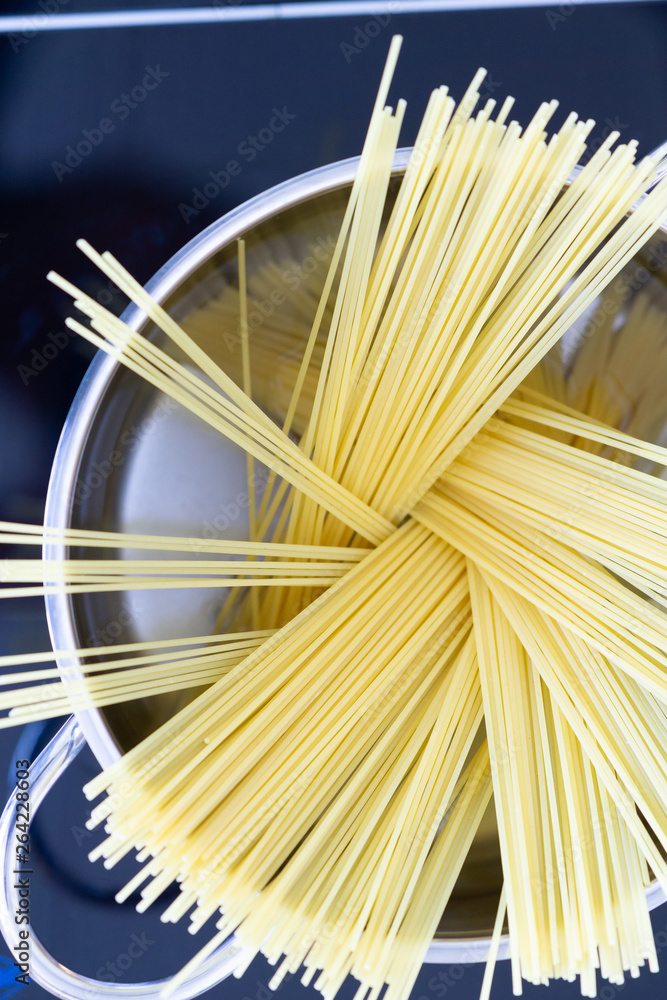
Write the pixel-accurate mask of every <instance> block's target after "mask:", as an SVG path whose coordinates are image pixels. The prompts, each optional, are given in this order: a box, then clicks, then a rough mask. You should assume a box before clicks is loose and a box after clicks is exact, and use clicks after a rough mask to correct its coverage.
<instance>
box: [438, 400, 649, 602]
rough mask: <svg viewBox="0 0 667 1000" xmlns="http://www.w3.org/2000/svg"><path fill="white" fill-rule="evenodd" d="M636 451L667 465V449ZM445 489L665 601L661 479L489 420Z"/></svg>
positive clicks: (620, 442)
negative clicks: (559, 543)
mask: <svg viewBox="0 0 667 1000" xmlns="http://www.w3.org/2000/svg"><path fill="white" fill-rule="evenodd" d="M527 411H528V408H527V407H525V406H524V407H521V412H527ZM515 412H516V411H515ZM578 423H579V426H580V427H581V426H582V425H584V424H585V421H584V420H580V421H579V422H578ZM597 426H598V425H594V433H595V428H597ZM584 433H585V430H584ZM596 436H598V437H603V435H602V434H597V435H596ZM604 437H606V439H607V440H608V441H610V442H611V441H615V443H616V445H617V447H618V446H621V447H623V446H624V445H625V447H626V449H635V446H634V444H633V440H634V439H631V438H630V439H629V441H628V440H624V439H626V438H627V436H626V435H624V434H623V433H622V432H616V433H614V432H613V429H612V428H610V429H609V431H608V432H607V433H606V434H605V435H604ZM635 450H638V451H639V452H640V454H642V455H643V456H644V457H648V456H649V455H650V456H651V457H652V458H653V459H654V461H655V462H659V463H660V466H659V467H660V469H661V470H663V469H664V468H665V467H667V449H664V448H660V447H659V446H657V445H653V446H650V445H643V446H642V444H641V442H638V447H637V448H636V449H635ZM626 453H628V454H629V453H630V452H629V451H628V452H626ZM444 488H445V490H446V491H447V492H448V494H449V495H455V496H456V497H457V499H459V500H460V501H461V502H462V503H463V504H465V505H466V506H468V505H469V503H470V501H471V500H472V501H476V502H477V503H478V505H479V508H480V509H481V508H482V507H483V508H484V509H485V511H486V516H487V518H489V519H491V520H492V519H493V516H494V512H495V511H497V510H498V509H501V510H504V511H506V512H507V513H508V514H510V515H511V516H512V517H513V518H516V519H520V520H522V521H523V523H524V524H525V525H530V526H534V527H535V528H536V529H538V530H540V531H542V532H544V533H545V534H547V535H548V536H549V537H550V538H552V539H553V538H556V539H562V540H563V541H565V542H566V543H567V544H568V545H570V546H572V547H573V548H574V549H576V550H577V551H578V552H580V553H582V554H583V555H585V556H588V557H591V558H593V559H596V560H597V561H598V562H600V563H602V564H603V565H604V566H606V567H607V568H608V569H610V570H611V571H612V572H614V573H616V574H617V575H619V576H621V577H623V578H624V579H626V580H627V581H628V582H629V583H631V584H633V585H634V586H635V587H637V588H638V589H640V590H642V591H643V592H644V593H646V594H648V595H650V596H651V598H653V599H654V600H655V599H658V600H659V601H660V603H661V604H662V605H663V606H665V604H666V600H665V599H666V598H667V526H666V525H665V511H666V510H667V482H666V481H665V480H664V479H661V478H658V477H656V476H654V475H649V474H647V473H645V472H642V471H639V470H636V469H631V468H628V467H627V466H626V465H625V464H622V463H620V462H618V461H614V460H611V459H608V458H604V457H602V456H599V455H593V454H587V453H586V452H583V451H582V450H581V449H580V448H578V447H573V446H572V445H569V444H563V443H561V442H557V441H554V440H553V439H551V438H549V437H547V436H545V435H544V434H542V433H537V432H535V431H530V430H525V429H523V428H520V427H516V426H513V425H512V424H509V423H507V422H505V421H504V420H497V419H492V420H490V421H489V422H488V423H487V424H486V426H485V428H484V431H483V432H480V433H479V434H478V435H477V436H476V438H475V439H474V441H473V442H472V444H471V445H469V446H468V448H467V449H465V450H464V451H463V452H462V453H461V455H459V457H458V459H457V460H456V462H454V464H453V465H452V466H450V468H449V470H448V472H447V474H446V477H445V480H444Z"/></svg>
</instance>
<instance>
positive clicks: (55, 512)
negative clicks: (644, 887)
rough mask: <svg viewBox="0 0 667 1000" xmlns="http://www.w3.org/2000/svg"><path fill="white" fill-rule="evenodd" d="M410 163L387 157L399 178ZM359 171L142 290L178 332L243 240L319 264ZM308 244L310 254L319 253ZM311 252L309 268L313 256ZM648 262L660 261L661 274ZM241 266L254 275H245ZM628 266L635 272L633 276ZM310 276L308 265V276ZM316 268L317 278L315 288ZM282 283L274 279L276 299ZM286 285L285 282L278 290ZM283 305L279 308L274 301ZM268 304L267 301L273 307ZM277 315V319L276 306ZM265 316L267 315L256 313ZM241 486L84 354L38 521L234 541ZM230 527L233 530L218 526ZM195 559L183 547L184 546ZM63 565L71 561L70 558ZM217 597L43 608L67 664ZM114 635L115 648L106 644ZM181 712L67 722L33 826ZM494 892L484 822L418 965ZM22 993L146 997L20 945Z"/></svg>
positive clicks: (134, 387) (316, 186) (223, 452)
mask: <svg viewBox="0 0 667 1000" xmlns="http://www.w3.org/2000/svg"><path fill="white" fill-rule="evenodd" d="M408 155H409V151H408V150H402V151H400V152H399V154H398V155H397V158H396V163H395V170H396V175H397V177H398V176H399V175H400V174H401V173H402V170H403V169H404V167H405V163H406V161H407V157H408ZM357 162H358V161H357V159H356V158H355V159H350V160H345V161H342V162H340V163H336V164H332V165H330V166H327V167H323V168H320V169H317V170H313V171H310V172H309V173H306V174H303V175H302V176H300V177H296V178H294V179H293V180H290V181H287V182H285V183H283V184H280V185H278V186H276V187H274V188H272V189H271V190H269V191H267V192H265V193H264V194H261V195H259V196H258V197H256V198H253V199H252V200H251V201H249V202H247V203H246V204H245V205H243V206H241V207H240V208H238V209H235V210H234V211H232V212H230V213H229V214H228V215H226V216H225V217H224V218H222V219H220V220H219V221H218V222H216V223H214V224H213V225H212V226H210V227H209V228H208V229H207V230H205V231H204V232H203V233H201V234H200V235H199V236H197V237H195V238H194V239H193V240H192V241H191V242H190V243H188V244H187V245H186V246H185V247H184V248H183V249H182V250H181V251H180V252H179V253H177V254H176V255H175V256H174V257H173V258H172V259H171V260H170V261H168V263H167V264H165V266H164V267H163V268H162V269H161V270H160V271H158V273H157V274H156V275H155V277H154V278H153V279H152V280H151V281H150V282H149V284H148V286H147V288H148V290H149V291H150V293H151V294H152V295H153V297H154V298H155V299H157V300H158V301H159V302H161V303H164V304H166V305H167V307H168V308H169V309H170V311H172V313H173V314H174V315H175V316H176V317H177V318H179V319H181V320H185V321H186V324H187V317H188V316H189V315H191V314H192V313H193V311H194V310H196V309H197V308H199V307H201V306H202V304H204V303H206V302H207V301H208V300H209V299H210V297H211V296H213V295H219V294H220V293H221V292H222V293H224V287H225V282H226V281H227V277H228V276H232V274H233V273H235V272H234V267H235V265H234V261H235V258H236V246H235V241H236V239H237V238H238V237H240V236H244V237H245V238H246V240H247V244H248V249H247V254H248V268H249V273H252V270H253V266H257V267H261V266H262V261H263V260H265V259H266V256H267V248H268V255H269V257H270V256H271V254H272V253H273V254H274V255H277V257H278V262H280V255H281V254H282V253H284V252H285V247H288V248H289V252H290V253H292V254H296V255H297V257H298V255H299V253H301V255H302V256H301V258H300V259H301V261H302V263H303V262H304V261H306V260H307V261H310V260H311V258H312V259H313V260H317V259H318V256H319V258H322V254H319V255H316V254H315V252H314V248H315V247H316V246H317V243H316V240H317V238H318V237H320V238H321V237H322V236H323V234H324V235H325V236H328V234H329V233H332V234H333V235H334V237H335V233H336V230H337V225H338V223H339V222H340V219H341V217H342V211H343V208H344V205H345V201H346V195H347V191H348V190H349V186H350V184H351V181H352V178H353V176H354V172H355V167H356V164H357ZM666 235H667V232H666V231H665V230H663V231H662V232H661V233H660V234H658V236H656V237H655V238H654V240H653V243H652V248H651V249H652V250H653V251H654V258H655V260H656V261H658V263H657V264H655V266H653V267H652V269H651V268H650V267H649V269H648V270H647V269H646V268H644V270H645V272H646V276H647V277H646V279H642V280H647V281H650V282H654V281H655V282H657V281H659V280H662V279H664V276H665V274H667V253H664V254H663V256H662V258H661V257H660V256H659V254H660V252H661V250H660V247H661V245H662V243H661V241H664V238H665V236H666ZM321 245H322V244H321V243H320V246H321ZM311 251H312V252H311ZM660 260H662V261H663V263H662V264H660V263H659V262H660ZM253 262H255V263H254V264H253ZM637 266H638V267H640V268H643V267H644V262H643V261H642V260H640V261H638V262H637ZM309 267H310V264H309ZM325 270H326V268H325V266H324V264H323V266H322V282H323V280H324V273H325ZM293 273H294V272H293V269H292V270H290V269H288V270H287V271H286V272H285V273H284V275H283V278H282V279H280V280H283V281H284V282H285V284H286V285H287V284H288V283H289V279H288V277H287V275H288V274H289V275H293ZM296 280H297V279H296V278H295V277H292V284H294V282H295V281H296ZM283 299H285V296H283ZM276 302H277V300H276ZM281 307H282V308H290V307H289V305H287V306H284V305H282V304H281ZM267 309H268V306H267ZM123 318H124V319H125V321H126V322H127V323H128V324H129V325H130V326H131V327H132V328H133V329H135V330H139V329H143V328H144V327H145V326H146V324H147V320H146V317H145V315H144V314H143V313H142V312H141V311H140V310H139V309H137V308H136V307H134V306H131V307H130V308H129V309H128V310H127V311H126V313H125V314H124V317H123ZM244 483H245V461H244V457H243V456H242V455H241V454H240V452H239V450H238V449H236V448H235V446H233V445H231V444H229V443H228V442H225V441H223V440H221V439H220V437H219V435H217V434H215V433H214V432H212V431H211V430H210V429H209V428H208V427H204V426H203V425H200V424H199V423H198V422H197V421H196V418H194V417H192V416H191V415H189V414H186V413H184V412H183V411H181V410H180V408H179V407H176V406H175V405H173V404H170V403H169V402H168V401H166V400H165V399H164V398H162V397H160V396H159V394H158V393H157V392H156V391H155V390H153V389H152V387H150V386H147V385H145V384H143V383H141V382H140V380H139V379H138V378H136V377H135V376H133V375H132V374H131V373H129V372H128V371H127V370H125V369H123V368H122V367H121V366H120V365H119V364H118V363H117V362H116V361H114V360H113V359H112V358H110V357H109V356H107V355H104V354H101V353H100V354H98V356H97V357H96V358H95V360H94V361H93V363H92V365H91V367H90V369H89V371H88V373H87V375H86V377H85V379H84V381H83V383H82V385H81V387H80V389H79V392H78V394H77V396H76V399H75V401H74V403H73V405H72V409H71V411H70V414H69V416H68V418H67V421H66V423H65V427H64V429H63V432H62V436H61V439H60V444H59V447H58V451H57V454H56V458H55V462H54V466H53V472H52V476H51V482H50V487H49V493H48V500H47V508H46V523H47V524H49V525H52V526H58V527H67V526H71V527H90V528H104V529H107V530H121V531H128V532H132V531H137V532H140V531H146V532H153V533H173V534H178V535H188V536H192V537H193V538H197V537H201V536H202V535H203V534H206V533H207V532H208V533H209V536H210V532H211V531H214V532H218V531H220V533H221V534H222V533H223V532H226V535H227V537H244V535H245V533H246V531H247V523H246V520H245V519H244V518H243V516H242V510H243V504H242V503H239V502H238V500H239V496H240V495H241V494H242V490H243V488H244ZM233 512H235V513H234V516H232V513H233ZM193 547H194V548H195V549H196V544H195V543H193ZM76 554H77V553H76V550H74V551H73V552H70V555H73V556H76ZM64 555H65V550H64V547H62V546H59V545H49V546H47V547H46V550H45V552H44V556H45V558H47V559H51V558H62V557H63V556H64ZM223 596H224V594H223V593H222V592H220V593H213V592H211V591H205V597H203V598H202V597H201V596H197V594H196V592H194V591H189V592H182V593H180V594H179V593H175V594H173V595H168V596H165V595H164V592H162V593H161V594H160V596H159V598H156V599H155V600H154V601H153V602H150V601H148V599H147V597H146V596H145V592H144V593H142V595H141V597H140V598H137V596H136V594H132V593H131V592H128V593H126V594H111V595H109V594H104V595H88V596H82V597H78V596H77V597H75V598H69V597H66V596H62V595H59V594H55V593H54V594H52V595H49V596H48V597H47V600H46V607H47V615H48V620H49V627H50V631H51V637H52V641H53V646H54V648H55V649H70V648H71V649H74V648H77V647H80V646H85V645H86V643H87V641H90V640H91V637H92V638H93V639H94V637H95V635H96V633H97V637H98V639H99V638H100V636H101V635H102V636H103V638H104V641H106V642H109V641H112V640H113V638H114V637H115V636H118V635H119V634H120V632H122V636H123V641H133V640H135V639H151V640H155V641H158V640H159V639H161V638H162V639H165V638H169V637H172V636H177V635H197V634H204V633H206V632H208V631H210V630H211V629H212V628H213V625H214V621H215V614H216V609H217V608H218V607H219V606H220V602H221V600H222V598H223ZM119 629H120V632H119ZM59 667H60V668H61V669H63V670H67V671H70V672H71V671H74V672H76V670H77V662H76V660H74V659H72V658H69V659H68V658H63V659H61V661H60V662H59ZM180 704H182V698H181V696H159V697H156V698H151V699H145V700H142V701H138V702H133V703H128V704H125V705H121V706H116V707H114V708H110V709H108V710H97V709H90V710H89V711H79V712H77V713H76V715H75V716H73V717H72V718H71V719H70V720H68V722H67V723H66V724H65V726H64V727H63V728H62V730H61V731H60V733H59V734H58V736H57V737H56V738H55V739H54V740H53V741H52V743H51V744H50V745H49V746H48V747H47V749H46V750H45V751H44V752H43V754H42V755H41V756H40V757H39V758H38V760H37V761H36V762H35V763H34V764H33V766H32V769H31V781H32V811H33V815H34V812H35V810H36V809H37V808H38V806H39V803H40V802H41V800H42V799H43V797H44V795H45V794H46V793H47V792H48V790H49V789H50V788H51V786H52V785H53V784H54V783H55V781H56V780H57V778H58V777H59V775H60V774H62V772H63V770H64V769H65V768H66V767H67V765H68V764H69V762H70V761H71V760H72V759H73V758H74V757H75V756H76V754H77V753H78V752H79V750H80V749H81V747H82V746H83V743H84V741H87V742H88V744H89V746H90V747H91V749H92V750H93V752H94V753H95V756H96V757H97V759H98V761H99V763H100V765H101V766H102V767H106V766H108V765H109V764H111V763H113V762H114V761H115V760H117V759H118V758H119V756H120V755H121V753H122V752H123V751H124V750H126V749H128V748H130V747H131V746H133V745H135V744H136V743H137V742H138V741H139V740H141V739H142V738H143V737H144V736H146V735H147V734H148V733H149V732H150V731H152V730H153V729H154V728H156V727H157V726H158V725H159V724H160V723H161V722H162V721H164V720H165V719H166V718H168V717H169V716H170V715H172V714H173V713H174V712H175V711H176V710H177V709H178V707H179V705H180ZM14 820H15V802H14V800H13V799H12V800H10V802H9V803H8V805H7V807H6V809H5V812H4V814H3V816H2V820H1V821H0V844H1V849H2V856H3V858H4V882H3V885H2V892H1V893H0V925H1V927H2V931H3V934H4V936H5V939H6V941H7V943H8V945H9V946H10V947H12V946H13V944H14V943H16V941H17V938H16V935H17V931H18V928H17V926H16V925H15V924H14V921H13V912H14V910H15V909H16V906H17V897H16V891H15V890H14V889H13V888H12V887H13V882H14V878H13V876H12V868H13V846H14ZM501 883H502V873H501V868H500V855H499V850H498V843H497V834H496V831H495V825H494V820H493V814H492V811H490V812H489V814H488V815H487V817H486V819H485V822H484V824H483V826H482V829H481V831H480V834H479V835H478V837H477V838H476V841H475V844H474V845H473V850H472V851H471V855H470V857H469V859H468V861H467V862H466V865H465V867H464V870H463V872H462V875H461V878H460V880H459V883H458V885H457V889H456V891H455V893H454V896H453V898H452V900H451V902H450V905H449V906H448V908H447V913H446V915H445V917H444V918H443V921H442V922H441V925H440V927H439V930H438V933H437V935H436V938H435V940H434V941H433V943H432V945H431V946H430V948H429V950H428V953H427V956H426V961H427V962H433V963H464V962H479V961H484V960H485V959H486V957H487V954H488V949H489V943H490V931H491V927H492V925H493V919H494V915H495V910H496V906H497V901H498V896H499V893H500V888H501ZM648 898H649V905H650V906H651V907H654V906H656V905H657V904H658V903H659V902H662V901H663V896H662V893H661V892H660V890H659V888H658V887H657V885H653V886H651V887H650V888H649V890H648ZM30 950H31V977H32V978H33V979H34V980H35V982H37V983H39V984H40V985H41V986H43V987H44V988H45V989H47V990H49V991H50V992H51V993H53V994H54V995H56V996H60V997H63V998H67V1000H84V998H85V1000H91V998H93V997H104V996H109V997H110V996H116V995H122V996H124V997H127V998H135V997H137V998H138V997H145V998H149V997H156V998H157V996H158V994H159V991H160V988H161V986H162V985H163V984H162V983H159V982H151V983H143V984H137V985H135V984H121V983H113V984H111V983H106V982H98V981H95V980H92V979H88V978H86V977H84V976H80V975H78V974H76V973H75V972H72V971H70V970H68V969H66V968H64V967H63V966H62V965H60V963H58V962H57V961H56V960H55V959H54V958H53V957H52V956H51V955H49V954H48V952H46V950H45V949H44V948H43V947H42V946H41V944H40V943H39V941H38V940H37V939H36V938H35V936H34V932H33V933H32V936H31V947H30ZM507 955H508V939H507V937H504V938H503V939H502V941H501V945H500V952H499V957H500V958H503V957H507ZM242 957H243V956H242V954H241V951H240V949H239V948H238V946H236V945H235V944H234V943H233V942H232V943H228V944H226V945H224V946H223V947H221V948H220V949H218V951H216V952H215V954H213V955H212V956H211V957H210V959H209V960H208V961H207V962H206V964H205V965H204V966H203V967H202V968H201V969H200V971H199V972H198V974H197V975H196V976H195V977H193V979H192V980H191V981H190V982H189V983H187V984H186V985H184V986H183V987H182V988H181V989H180V990H179V991H178V992H177V993H176V997H177V998H178V1000H183V998H186V997H192V996H196V995H198V994H200V993H202V992H204V991H205V990H207V989H209V988H210V987H211V986H213V985H214V984H215V983H217V982H219V981H220V980H222V979H224V978H225V977H226V976H228V975H229V974H230V973H231V972H232V971H233V969H234V967H235V965H236V964H237V963H238V962H239V961H240V959H241V958H242Z"/></svg>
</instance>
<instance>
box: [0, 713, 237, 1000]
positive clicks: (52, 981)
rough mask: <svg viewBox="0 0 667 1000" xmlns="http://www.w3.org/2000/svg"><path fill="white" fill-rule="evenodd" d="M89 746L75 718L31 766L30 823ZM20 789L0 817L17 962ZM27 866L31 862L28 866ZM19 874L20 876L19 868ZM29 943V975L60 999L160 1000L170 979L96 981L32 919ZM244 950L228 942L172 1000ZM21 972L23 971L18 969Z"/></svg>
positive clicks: (7, 917) (4, 915)
mask: <svg viewBox="0 0 667 1000" xmlns="http://www.w3.org/2000/svg"><path fill="white" fill-rule="evenodd" d="M84 744H85V739H84V737H83V733H82V732H81V729H80V726H79V723H78V722H77V720H76V719H75V718H74V716H72V717H71V718H70V719H68V720H67V722H66V723H65V725H64V726H63V727H62V729H61V730H60V731H59V732H58V734H57V735H56V736H54V738H53V739H52V740H51V742H50V743H49V745H48V746H47V747H46V748H45V749H44V750H43V751H42V753H41V754H40V755H39V757H38V758H37V759H36V760H35V762H34V763H33V764H31V766H30V779H29V780H30V800H29V802H30V811H29V819H30V821H31V820H32V819H33V818H34V815H35V813H36V812H37V809H38V808H39V806H40V804H41V803H42V801H43V799H44V797H45V796H46V794H47V792H48V791H49V790H50V789H51V787H52V786H53V785H54V784H55V782H56V780H57V779H58V778H59V777H60V775H61V774H62V773H63V771H64V770H65V768H66V767H67V766H68V764H70V763H71V762H72V761H73V760H74V758H75V757H76V756H77V754H78V753H79V751H80V750H81V749H82V747H83V746H84ZM16 796H17V790H16V789H15V790H14V792H13V793H12V795H11V797H10V799H9V801H8V803H7V805H6V806H5V809H4V812H3V814H2V818H1V819H0V857H1V858H2V863H3V878H2V882H1V885H0V929H1V930H2V933H3V935H4V938H5V941H6V943H7V945H8V947H9V948H10V949H11V954H12V956H13V959H14V961H19V959H18V957H16V956H17V955H18V951H17V949H16V946H18V945H23V944H25V941H23V942H21V940H20V938H19V931H20V930H22V929H23V930H25V929H26V928H27V925H26V924H21V925H18V924H17V923H16V922H15V913H16V912H17V911H19V912H20V909H21V906H20V894H19V887H18V886H17V881H18V879H19V878H20V877H21V874H25V872H23V873H21V868H23V867H25V866H23V865H20V864H19V865H17V864H16V848H17V846H18V844H19V841H17V834H18V831H17V828H16V823H17V818H16V807H17V798H16ZM28 868H30V866H29V865H28ZM17 871H18V872H19V874H18V875H17V874H16V872H17ZM27 929H29V934H30V936H29V943H28V948H27V949H26V950H27V951H28V953H29V962H28V964H29V967H30V979H31V980H33V981H34V982H36V983H38V984H39V985H40V986H42V987H43V988H44V989H45V990H48V991H49V993H52V994H53V995H54V996H57V997H62V1000H100V998H102V997H114V998H119V1000H120V998H123V1000H134V998H135V997H136V998H143V1000H148V998H155V1000H157V998H158V997H159V996H160V992H161V990H162V989H164V987H165V986H166V984H167V983H168V982H169V980H168V979H162V980H156V981H154V982H147V983H109V982H101V981H99V980H97V979H89V978H88V977H87V976H81V975H79V974H78V973H76V972H72V971H71V970H70V969H67V968H65V966H64V965H61V963H60V962H58V961H57V960H56V959H55V958H53V956H52V955H50V954H49V952H48V951H47V950H46V949H45V948H44V946H43V945H42V944H41V942H40V941H39V940H38V938H37V937H36V935H35V931H34V928H33V926H32V922H31V923H30V925H29V928H27ZM243 957H244V953H243V949H242V948H241V947H240V946H239V945H237V944H235V943H234V942H233V941H231V942H225V944H223V945H221V946H220V947H219V948H218V949H217V950H216V951H215V952H213V954H212V955H211V956H210V958H208V959H207V960H206V962H204V963H202V965H201V966H200V968H199V970H198V971H197V972H196V973H195V974H194V975H193V977H192V978H191V979H190V980H189V981H188V982H186V983H184V984H183V985H182V986H181V987H179V988H178V989H177V990H175V991H174V993H173V1000H188V998H189V997H196V996H199V995H200V994H201V993H205V992H206V990H209V989H211V987H212V986H215V985H216V984H217V983H219V982H220V981H221V980H223V979H226V978H227V976H229V975H230V974H231V973H232V972H233V971H234V969H235V968H236V967H237V965H238V964H239V962H240V961H241V960H242V959H243ZM17 974H19V970H18V969H17Z"/></svg>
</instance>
